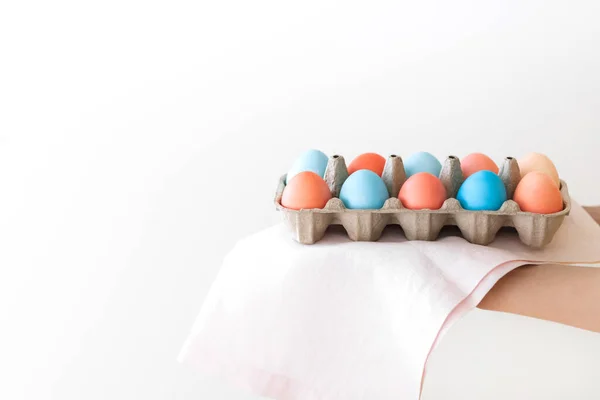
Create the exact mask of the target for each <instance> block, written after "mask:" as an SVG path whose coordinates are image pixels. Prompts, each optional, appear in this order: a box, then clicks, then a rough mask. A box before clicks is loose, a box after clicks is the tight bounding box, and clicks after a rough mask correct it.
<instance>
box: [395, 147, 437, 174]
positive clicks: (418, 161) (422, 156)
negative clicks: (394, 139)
mask: <svg viewBox="0 0 600 400" xmlns="http://www.w3.org/2000/svg"><path fill="white" fill-rule="evenodd" d="M404 170H405V171H406V176H407V177H410V176H412V175H414V174H417V173H419V172H429V173H430V174H431V175H434V176H440V171H441V170H442V164H441V163H440V161H439V160H438V159H437V158H435V156H433V155H432V154H431V153H427V152H425V151H421V152H419V153H414V154H412V155H410V156H409V157H408V158H407V159H406V160H404Z"/></svg>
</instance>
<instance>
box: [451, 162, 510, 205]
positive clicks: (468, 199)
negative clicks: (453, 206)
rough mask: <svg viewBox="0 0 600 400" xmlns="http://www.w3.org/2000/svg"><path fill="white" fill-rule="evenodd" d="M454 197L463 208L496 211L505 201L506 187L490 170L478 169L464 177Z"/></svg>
mask: <svg viewBox="0 0 600 400" xmlns="http://www.w3.org/2000/svg"><path fill="white" fill-rule="evenodd" d="M456 199H457V200H458V201H459V202H460V205H461V206H462V208H464V209H465V210H488V211H496V210H498V209H499V208H500V207H502V204H503V203H504V202H505V201H506V188H505V187H504V183H503V182H502V179H500V177H499V176H498V175H496V174H495V173H493V172H492V171H479V172H475V173H474V174H473V175H471V176H469V177H468V178H467V179H465V181H464V182H463V184H462V185H461V186H460V188H459V189H458V194H457V195H456Z"/></svg>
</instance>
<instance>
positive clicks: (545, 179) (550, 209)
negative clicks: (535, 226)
mask: <svg viewBox="0 0 600 400" xmlns="http://www.w3.org/2000/svg"><path fill="white" fill-rule="evenodd" d="M513 200H514V201H516V202H517V204H518V205H519V207H520V208H521V210H522V211H527V212H532V213H536V214H552V213H555V212H559V211H561V210H562V209H563V200H562V195H561V194H560V190H558V187H557V186H556V183H555V182H554V181H553V180H552V178H551V177H550V176H549V175H547V174H545V173H543V172H538V171H532V172H530V173H528V174H527V175H525V176H524V177H523V178H522V179H521V181H520V182H519V184H518V185H517V188H516V189H515V194H514V196H513Z"/></svg>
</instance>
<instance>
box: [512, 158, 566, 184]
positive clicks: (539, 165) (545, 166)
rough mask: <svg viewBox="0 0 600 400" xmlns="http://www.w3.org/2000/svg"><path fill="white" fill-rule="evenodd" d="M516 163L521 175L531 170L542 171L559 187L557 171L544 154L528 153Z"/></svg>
mask: <svg viewBox="0 0 600 400" xmlns="http://www.w3.org/2000/svg"><path fill="white" fill-rule="evenodd" d="M518 163H519V169H520V170H521V177H524V176H525V175H527V174H528V173H530V172H532V171H539V172H543V173H545V174H548V175H549V176H550V178H552V180H553V181H554V184H555V185H556V187H559V188H560V179H559V177H558V171H557V170H556V167H555V166H554V163H553V162H552V160H550V159H549V158H548V157H547V156H546V155H544V154H540V153H529V154H527V155H526V156H525V157H522V158H520V159H519V161H518Z"/></svg>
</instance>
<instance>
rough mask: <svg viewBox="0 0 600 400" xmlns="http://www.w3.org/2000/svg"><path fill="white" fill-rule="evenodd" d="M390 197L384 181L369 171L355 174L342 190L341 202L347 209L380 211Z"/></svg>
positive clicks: (359, 171)
mask: <svg viewBox="0 0 600 400" xmlns="http://www.w3.org/2000/svg"><path fill="white" fill-rule="evenodd" d="M388 197H389V194H388V191H387V187H386V186H385V183H384V182H383V179H381V177H379V175H377V174H376V173H375V172H373V171H370V170H368V169H361V170H358V171H356V172H354V173H353V174H352V175H350V176H349V177H348V178H347V179H346V181H345V182H344V184H343V185H342V188H341V189H340V200H342V202H343V203H344V206H346V208H350V209H354V210H374V209H379V208H381V207H383V203H385V201H386V200H387V199H388Z"/></svg>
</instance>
